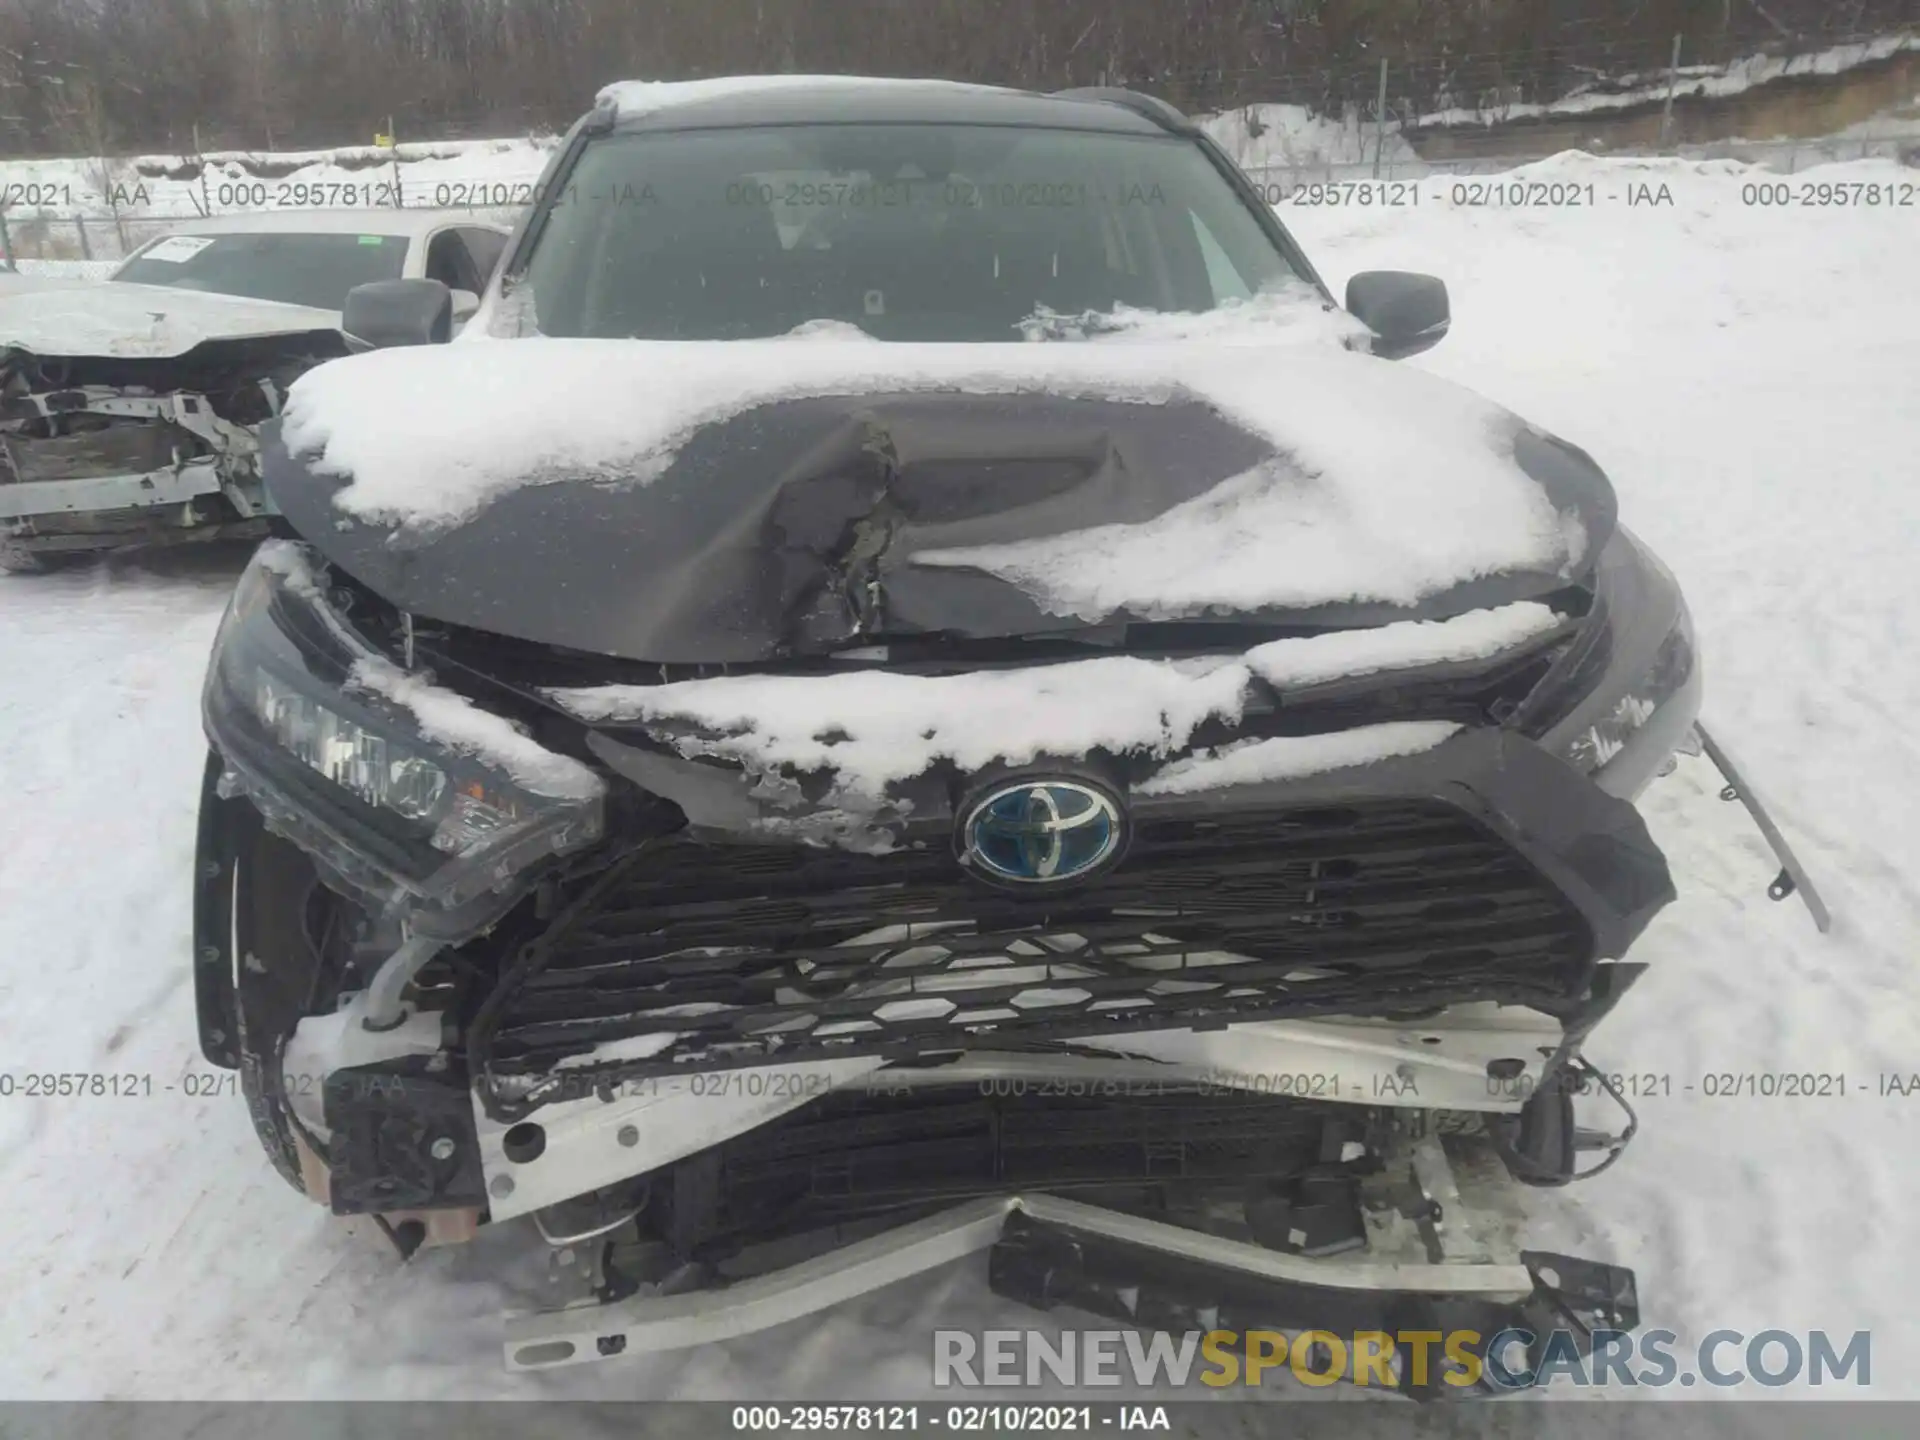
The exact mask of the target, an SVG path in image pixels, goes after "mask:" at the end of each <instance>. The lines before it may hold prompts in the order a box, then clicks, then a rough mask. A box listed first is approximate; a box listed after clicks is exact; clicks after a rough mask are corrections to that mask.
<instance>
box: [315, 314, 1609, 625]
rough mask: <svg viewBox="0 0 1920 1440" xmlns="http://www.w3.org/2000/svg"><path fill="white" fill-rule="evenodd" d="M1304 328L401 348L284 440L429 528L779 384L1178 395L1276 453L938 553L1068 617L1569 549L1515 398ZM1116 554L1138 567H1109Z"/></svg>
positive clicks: (374, 506) (331, 394)
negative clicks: (1039, 338) (1529, 468)
mask: <svg viewBox="0 0 1920 1440" xmlns="http://www.w3.org/2000/svg"><path fill="white" fill-rule="evenodd" d="M1323 339H1324V332H1323V330H1322V328H1321V326H1320V325H1319V324H1317V323H1314V322H1306V323H1300V324H1288V323H1280V322H1273V321H1271V320H1270V319H1268V320H1266V321H1265V322H1261V321H1260V320H1258V319H1256V320H1253V321H1249V323H1248V325H1247V327H1246V329H1245V330H1244V332H1243V333H1241V334H1240V335H1238V336H1236V337H1235V342H1236V343H1228V342H1227V341H1226V340H1225V339H1224V338H1223V337H1222V336H1220V335H1219V334H1216V335H1215V336H1214V337H1213V339H1212V340H1211V341H1206V342H1203V341H1201V340H1195V339H1188V340H1174V341H1168V342H1166V343H1163V344H1153V345H1147V344H1134V343H1128V342H1126V341H1125V340H1117V341H1114V342H1112V343H1107V342H1094V343H1085V344H1061V345H1053V344H1027V345H1021V344H1009V345H1001V344H991V345H929V344H874V343H871V342H869V341H866V340H858V341H848V340H842V339H838V338H835V337H832V336H815V337H813V338H810V339H808V340H806V341H804V342H800V341H794V340H781V339H775V340H765V341H736V342H725V343H701V342H656V341H619V340H557V339H538V340H523V341H518V342H515V343H483V344H454V345H449V346H420V347H412V348H404V349H392V350H382V351H374V352H370V353H367V354H363V355H356V356H352V357H349V358H347V359H345V360H341V361H338V362H334V363H331V364H327V365H323V366H321V367H319V368H318V369H315V370H312V371H310V372H308V373H307V374H306V375H304V376H302V377H301V378H300V379H299V380H298V381H297V382H295V384H294V385H293V387H292V389H291V392H290V395H289V398H288V404H287V412H286V413H287V421H286V427H285V431H284V438H285V440H286V442H287V445H288V447H289V448H290V449H292V450H293V451H295V452H296V453H299V454H301V455H302V456H304V457H306V458H308V459H309V461H310V463H311V464H313V466H314V467H315V469H316V470H318V471H320V472H322V473H326V474H332V475H338V476H342V477H346V478H347V479H348V480H349V482H350V483H348V484H347V485H346V486H345V487H343V488H342V489H341V490H340V491H339V493H338V496H337V498H336V502H335V503H336V505H337V506H338V507H339V509H340V510H342V511H343V512H345V513H346V514H348V515H351V516H355V517H359V518H360V519H363V520H369V521H385V522H393V523H396V524H399V525H401V526H403V527H406V528H408V529H409V530H413V531H419V532H428V531H432V530H435V529H439V528H444V527H448V526H452V525H457V524H459V523H461V522H462V521H465V520H467V519H469V518H471V517H472V516H473V515H475V514H477V513H478V512H479V511H480V510H481V509H482V508H484V507H485V506H486V505H488V504H490V503H491V502H492V501H494V500H496V499H498V498H499V497H500V496H501V495H503V494H506V493H507V492H509V491H511V490H514V489H517V488H519V487H522V486H528V485H542V484H560V483H580V482H600V483H618V484H647V483H650V482H651V481H652V480H654V479H656V478H657V477H658V476H659V475H660V474H661V473H662V471H663V470H664V469H665V468H666V466H667V465H668V464H669V463H670V461H671V459H672V457H673V455H674V453H675V451H676V449H677V448H678V446H679V445H681V444H682V443H683V442H684V441H685V440H686V439H687V438H688V437H689V436H691V435H692V434H693V433H694V432H695V431H696V430H698V429H699V428H701V427H702V426H705V425H710V424H714V423H717V422H719V421H722V420H726V419H728V418H730V417H732V416H735V415H738V414H740V413H743V412H745V411H746V410H749V409H751V408H753V407H755V406H758V405H761V404H765V403H769V402H773V401H777V400H783V399H796V398H801V397H809V396H834V395H865V394H873V395H887V394H912V393H925V392H929V391H945V392H959V393H966V394H977V395H1016V394H1041V393H1044V394H1053V395H1063V396H1081V397H1094V398H1101V399H1106V400H1111V401H1117V402H1121V403H1131V404H1158V403H1164V402H1166V401H1169V400H1172V399H1175V398H1179V399H1190V400H1197V401H1199V402H1201V403H1204V404H1206V405H1208V406H1210V407H1212V408H1213V409H1214V410H1216V411H1217V412H1219V413H1220V414H1222V415H1223V416H1225V417H1226V418H1227V419H1229V420H1231V421H1233V422H1235V423H1237V424H1239V425H1241V426H1242V427H1244V428H1245V429H1247V430H1248V431H1250V432H1251V433H1253V434H1255V435H1258V436H1261V437H1263V438H1264V439H1266V440H1267V441H1269V442H1270V443H1271V444H1272V445H1273V447H1274V449H1275V450H1276V451H1277V452H1279V454H1280V455H1281V456H1284V457H1286V460H1287V461H1288V463H1287V464H1285V465H1282V464H1279V463H1275V464H1273V465H1270V466H1265V467H1262V468H1261V469H1259V470H1256V471H1254V472H1251V473H1249V474H1248V475H1245V476H1242V477H1240V478H1238V479H1236V480H1232V481H1229V482H1227V483H1226V484H1223V485H1221V486H1219V487H1217V488H1216V489H1215V490H1214V491H1213V492H1210V493H1209V494H1208V495H1206V496H1203V497H1201V498H1200V499H1198V500H1195V501H1192V502H1189V503H1188V504H1186V505H1183V506H1181V507H1179V508H1178V509H1176V510H1175V511H1172V512H1169V513H1168V514H1167V515H1165V516H1163V517H1161V518H1160V519H1159V520H1158V521H1155V522H1152V524H1151V525H1150V526H1149V527H1147V528H1144V529H1143V528H1141V527H1125V528H1121V527H1107V528H1106V529H1103V530H1096V531H1088V532H1085V534H1084V535H1083V536H1082V537H1081V539H1080V541H1079V543H1077V544H1075V545H1073V546H1071V547H1070V548H1068V549H1066V550H1065V551H1062V552H1061V553H1060V554H1059V555H1058V556H1054V555H1053V554H1052V553H1051V551H1043V550H1041V549H1034V548H1030V547H1021V546H1012V547H1007V548H1006V549H1005V550H1004V551H997V552H948V553H946V554H945V555H944V556H939V555H936V556H935V560H936V563H949V564H968V565H973V566H976V567H979V568H987V569H994V570H996V571H998V572H999V573H1004V574H1006V575H1008V576H1009V577H1014V578H1017V579H1018V582H1019V583H1022V584H1028V583H1031V584H1032V585H1034V586H1035V587H1036V588H1037V589H1039V590H1041V591H1043V592H1045V593H1047V594H1049V595H1052V596H1057V597H1058V600H1059V603H1061V604H1063V605H1067V606H1070V607H1073V608H1074V609H1076V610H1087V609H1093V610H1098V609H1108V610H1110V609H1113V608H1115V607H1116V606H1118V605H1120V604H1122V603H1125V602H1127V601H1144V602H1153V603H1164V604H1165V605H1166V606H1167V607H1169V608H1173V609H1191V608H1192V607H1194V606H1196V605H1205V604H1240V603H1246V602H1257V603H1266V604H1282V603H1300V602H1302V601H1320V602H1327V603H1333V602H1339V601H1344V600H1351V599H1360V600H1370V601H1380V602H1386V603H1398V604H1411V603H1414V602H1416V601H1418V600H1419V599H1421V598H1422V597H1423V596H1426V595H1429V594H1432V593H1435V592H1437V591H1439V590H1442V589H1445V588H1448V587H1449V586H1451V585H1454V584H1457V583H1459V582H1461V581H1463V580H1467V579H1471V578H1474V577H1478V576H1482V575H1487V574H1492V573H1497V572H1500V571H1505V570H1512V569H1521V568H1526V569H1538V570H1544V571H1550V572H1551V571H1560V570H1564V569H1567V568H1569V567H1571V566H1572V565H1573V564H1575V563H1577V562H1578V560H1579V559H1580V558H1581V553H1580V552H1581V548H1582V544H1581V542H1580V541H1579V540H1578V537H1577V536H1574V535H1572V534H1571V533H1570V532H1569V530H1568V527H1567V525H1566V523H1565V522H1564V520H1563V518H1562V517H1561V516H1560V515H1559V514H1557V513H1556V512H1555V510H1554V507H1553V505H1552V504H1551V503H1550V502H1549V501H1548V499H1547V498H1546V496H1545V494H1544V493H1543V492H1542V491H1541V490H1540V488H1539V487H1538V486H1537V485H1536V484H1535V483H1534V482H1533V480H1532V479H1530V478H1529V477H1528V476H1527V474H1526V473H1525V472H1524V471H1523V470H1522V469H1521V468H1520V467H1519V465H1518V463H1517V462H1516V460H1515V458H1514V454H1513V441H1514V437H1515V436H1516V434H1517V433H1518V432H1519V429H1520V422H1519V421H1518V420H1517V419H1516V418H1515V417H1514V416H1512V415H1510V414H1509V413H1507V412H1506V411H1504V410H1502V409H1500V408H1499V407H1498V406H1495V405H1492V404H1490V403H1488V402H1487V401H1485V400H1482V399H1480V398H1479V397H1477V396H1475V395H1473V394H1472V393H1471V392H1469V391H1467V390H1464V389H1461V388H1458V387H1456V386H1453V385H1448V384H1443V383H1440V382H1436V381H1435V380H1434V379H1433V378H1432V377H1430V376H1427V375H1423V374H1421V373H1420V372H1419V371H1418V370H1415V369H1413V368H1411V367H1407V366H1399V365H1392V364H1388V363H1385V362H1382V361H1379V360H1375V359H1373V358H1372V357H1371V356H1364V355H1356V354H1350V353H1348V352H1346V351H1344V350H1341V349H1339V348H1337V347H1330V346H1326V345H1324V344H1321V343H1318V342H1320V341H1322V340H1323ZM1303 342H1307V343H1303ZM613 397H618V398H617V400H616V399H614V398H613ZM1174 546H1177V547H1178V551H1179V553H1178V555H1177V556H1176V555H1175V554H1174V553H1173V551H1172V550H1171V549H1170V548H1168V547H1174ZM1216 548H1217V549H1219V550H1220V551H1221V552H1222V553H1221V555H1220V557H1219V563H1218V565H1217V566H1214V567H1212V568H1211V570H1210V572H1209V573H1206V574H1199V575H1195V574H1191V573H1189V572H1190V566H1191V559H1192V557H1193V555H1194V554H1195V553H1198V552H1202V551H1208V552H1210V551H1211V550H1213V549H1216ZM1135 561H1138V563H1140V564H1141V565H1143V566H1144V567H1146V568H1145V570H1144V571H1143V573H1142V574H1140V575H1113V576H1107V575H1106V574H1105V570H1106V567H1108V566H1109V565H1111V564H1114V563H1133V562H1135Z"/></svg>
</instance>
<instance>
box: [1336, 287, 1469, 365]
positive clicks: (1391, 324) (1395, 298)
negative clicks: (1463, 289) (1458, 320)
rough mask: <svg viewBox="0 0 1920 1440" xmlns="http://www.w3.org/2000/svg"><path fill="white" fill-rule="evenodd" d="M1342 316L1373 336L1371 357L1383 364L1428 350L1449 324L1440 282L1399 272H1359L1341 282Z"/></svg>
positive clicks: (1446, 306) (1437, 342)
mask: <svg viewBox="0 0 1920 1440" xmlns="http://www.w3.org/2000/svg"><path fill="white" fill-rule="evenodd" d="M1347 312H1348V313H1349V314H1351V315H1352V316H1353V317H1354V318H1355V319H1356V320H1359V321H1360V322H1361V323H1362V324H1364V325H1365V326H1366V327H1367V328H1368V329H1369V330H1371V331H1373V334H1374V341H1373V353H1374V354H1376V355H1379V356H1381V357H1383V358H1385V359H1388V360H1399V359H1401V358H1403V357H1404V356H1407V355H1418V354H1419V353H1420V352H1421V351H1422V350H1431V349H1432V348H1433V347H1434V346H1435V345H1438V344H1439V343H1440V342H1441V340H1442V339H1444V338H1445V337H1446V333H1447V327H1448V326H1449V325H1451V324H1452V323H1453V316H1452V312H1451V310H1450V308H1449V306H1448V304H1447V286H1446V282H1445V281H1443V280H1439V279H1436V278H1435V277H1434V276H1432V275H1414V274H1411V273H1409V272H1407V271H1405V270H1365V271H1362V272H1361V273H1360V274H1358V275H1356V276H1354V277H1353V278H1352V279H1351V280H1349V281H1347Z"/></svg>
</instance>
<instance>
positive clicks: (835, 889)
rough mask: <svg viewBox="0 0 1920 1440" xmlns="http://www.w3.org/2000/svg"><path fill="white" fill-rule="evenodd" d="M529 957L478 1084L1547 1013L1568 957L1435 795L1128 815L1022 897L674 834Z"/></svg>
mask: <svg viewBox="0 0 1920 1440" xmlns="http://www.w3.org/2000/svg"><path fill="white" fill-rule="evenodd" d="M550 948H551V953H550V954H548V955H546V956H545V957H544V964H542V965H540V966H539V967H537V968H535V969H534V970H533V972H532V973H531V974H526V975H524V976H522V977H520V978H518V979H517V981H510V982H508V983H511V984H515V986H516V988H515V989H514V990H513V992H512V993H511V994H506V995H500V996H496V997H495V1002H494V1004H493V1006H492V1007H490V1008H492V1009H493V1010H494V1011H495V1014H496V1016H497V1020H496V1021H495V1023H494V1024H493V1025H492V1027H491V1029H490V1033H489V1034H488V1036H487V1038H486V1043H485V1045H484V1048H483V1053H484V1054H485V1057H486V1067H485V1068H486V1072H487V1074H488V1075H489V1076H490V1077H492V1078H496V1079H497V1078H498V1077H502V1076H509V1075H518V1076H533V1075H540V1074H544V1073H546V1072H548V1071H550V1070H551V1069H552V1068H553V1067H554V1066H555V1065H556V1064H557V1063H558V1062H560V1061H562V1060H566V1059H569V1058H570V1057H580V1056H583V1055H585V1054H586V1053H587V1052H589V1051H591V1050H592V1049H593V1048H594V1047H595V1046H598V1045H602V1044H606V1043H607V1042H612V1041H625V1042H627V1043H625V1044H623V1045H621V1046H620V1048H619V1054H620V1056H621V1058H620V1060H619V1062H618V1065H617V1067H616V1068H617V1070H618V1072H619V1073H620V1074H622V1075H635V1076H642V1075H664V1074H673V1073H685V1072H688V1071H696V1070H714V1069H726V1068H732V1067H738V1066H743V1065H754V1064H766V1063H770V1062H793V1061H801V1060H820V1059H829V1058H838V1057H844V1056H855V1055H884V1056H889V1057H894V1058H899V1057H905V1056H910V1055H916V1054H924V1053H927V1052H938V1051H941V1050H954V1049H959V1048H968V1047H977V1046H980V1045H982V1044H991V1045H994V1046H999V1047H1008V1046H1012V1047H1016V1048H1017V1047H1020V1046H1026V1045H1033V1044H1036V1043H1037V1044H1042V1045H1053V1044H1058V1043H1061V1042H1073V1041H1085V1040H1087V1039H1088V1038H1092V1037H1100V1036H1107V1035H1113V1034H1119V1033H1125V1032H1129V1031H1139V1030H1156V1029H1166V1028H1172V1027H1187V1026H1192V1027H1197V1028H1201V1029H1209V1028H1219V1027H1221V1026H1224V1025H1226V1024H1229V1023H1238V1022H1244V1021H1249V1020H1259V1019H1272V1018H1279V1017H1288V1016H1305V1015H1315V1014H1328V1013H1350V1014H1395V1013H1413V1014H1417V1013H1420V1012H1422V1011H1424V1010H1427V1009H1431V1008H1433V1007H1437V1006H1441V1005H1447V1004H1452V1003H1456V1002H1460V1001H1464V1000H1498V1001H1505V1002H1509V1003H1529V1004H1542V1003H1544V1004H1548V1005H1552V1004H1554V1003H1555V1002H1560V1001H1565V1000H1566V999H1568V998H1569V997H1571V996H1573V995H1575V994H1577V993H1578V992H1579V991H1580V990H1581V989H1582V988H1583V987H1584V985H1585V983H1586V980H1587V977H1588V967H1589V965H1590V963H1591V940H1590V936H1589V932H1588V929H1587V927H1586V925H1585V923H1584V921H1583V920H1582V918H1581V916H1580V914H1579V913H1578V911H1576V910H1575V909H1574V907H1573V906H1572V905H1571V904H1570V903H1569V902H1568V901H1567V899H1566V898H1565V897H1564V896H1562V895H1561V894H1560V893H1559V892H1558V891H1557V890H1555V889H1554V887H1553V886H1552V885H1551V884H1550V883H1549V882H1548V881H1547V880H1546V879H1545V878H1544V877H1543V876H1541V875H1540V874H1539V872H1538V871H1536V870H1535V869H1534V868H1533V867H1532V866H1531V865H1530V864H1528V863H1527V861H1526V860H1525V859H1524V858H1522V857H1521V856H1520V855H1519V854H1518V853H1516V852H1515V851H1514V850H1513V849H1512V848H1511V847H1510V846H1509V845H1507V844H1506V843H1505V842H1504V841H1502V840H1501V839H1500V838H1498V837H1497V836H1495V835H1493V834H1492V833H1491V832H1489V831H1488V830H1486V829H1484V828H1483V827H1482V826H1481V825H1480V824H1479V823H1477V822H1476V821H1474V820H1473V819H1471V818H1470V817H1468V816H1467V815H1465V814H1463V813H1462V812H1460V811H1458V810H1455V809H1454V808H1453V807H1451V806H1448V805H1445V804H1441V803H1438V802H1395V803H1378V804H1363V805H1349V806H1341V807H1338V808H1320V809H1311V810H1304V809H1297V808H1296V809H1288V810H1267V811H1255V812H1245V811H1236V812H1229V813H1224V814H1214V815H1207V816H1202V817H1195V818H1180V819H1166V820H1149V821H1144V822H1142V823H1140V824H1139V825H1138V826H1137V828H1136V832H1135V835H1134V837H1133V841H1132V845H1131V848H1130V849H1129V851H1128V853H1127V856H1126V858H1125V860H1124V861H1123V862H1122V863H1121V864H1120V865H1119V866H1118V867H1117V868H1116V869H1114V870H1112V871H1110V872H1108V873H1107V874H1105V875H1104V876H1102V877H1100V878H1098V879H1097V880H1095V881H1092V882H1090V883H1087V884H1084V885H1079V886H1075V887H1072V888H1067V889H1064V890H1063V891H1062V892H1061V893H1058V894H1053V895H1043V896H1029V895H1024V894H1006V893H1002V892H999V891H994V890H989V889H987V888H985V887H983V886H981V885H980V884H979V883H978V882H976V881H973V880H971V879H969V878H968V877H967V876H966V875H965V874H964V872H963V871H962V870H961V869H960V867H959V866H958V864H957V863H956V862H955V860H954V858H953V857H952V855H951V854H949V853H947V852H946V850H945V849H944V847H939V846H930V847H927V848H923V849H918V850H903V851H899V852H896V853H893V854H888V855H879V856H865V855H854V854H849V853H845V852H840V851H827V850H818V849H808V848H803V847H800V846H793V845H738V844H716V845H706V844H701V843H698V842H696V841H694V840H692V839H689V838H684V837H681V838H674V839H669V840H667V841H665V842H662V843H660V844H659V846H658V848H656V849H655V850H653V851H652V852H650V854H649V855H646V856H642V857H640V859H639V863H636V864H635V865H634V866H632V867H631V868H630V869H629V870H628V871H627V873H626V874H625V875H624V876H623V877H622V879H621V880H620V882H619V883H618V885H617V886H615V887H614V888H612V889H611V890H610V891H609V892H608V893H606V894H605V895H604V896H603V897H602V898H601V900H600V902H599V903H598V906H597V908H596V909H594V910H593V911H592V913H590V914H588V915H586V916H585V917H584V918H582V919H580V920H579V921H578V923H576V924H575V925H573V926H572V927H570V928H569V929H567V930H566V931H565V932H564V933H557V934H556V935H555V936H554V937H552V942H551V947H550ZM574 1063H578V1061H577V1060H575V1061H574Z"/></svg>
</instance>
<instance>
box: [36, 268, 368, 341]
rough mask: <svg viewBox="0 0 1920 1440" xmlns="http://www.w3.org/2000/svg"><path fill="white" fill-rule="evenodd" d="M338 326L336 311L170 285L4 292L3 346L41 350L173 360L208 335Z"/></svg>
mask: <svg viewBox="0 0 1920 1440" xmlns="http://www.w3.org/2000/svg"><path fill="white" fill-rule="evenodd" d="M339 329H340V315H339V313H338V312H337V311H333V310H314V309H309V308H308V307H307V306H304V305H283V304H281V303H279V302H278V301H275V300H251V299H246V298H243V297H241V296H237V295H215V294H211V293H209V292H207V291H204V290H177V289H175V288H173V287H172V286H169V285H136V284H132V283H130V282H124V281H105V282H89V283H84V284H54V285H48V286H44V287H41V286H36V287H35V288H33V289H29V290H26V291H23V292H21V293H18V294H14V293H6V294H0V349H4V348H8V347H11V348H15V349H20V350H31V351H32V352H33V353H34V354H36V355H64V356H76V357H77V356H107V357H112V358H115V359H129V360H131V359H167V358H170V357H172V356H175V355H184V354H186V352H187V351H189V350H191V349H193V347H194V346H196V345H200V344H204V343H205V342H207V341H209V340H238V339H247V338H251V337H255V336H262V335H300V334H306V333H310V332H312V331H316V330H325V331H333V332H336V333H337V332H338V331H339Z"/></svg>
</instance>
